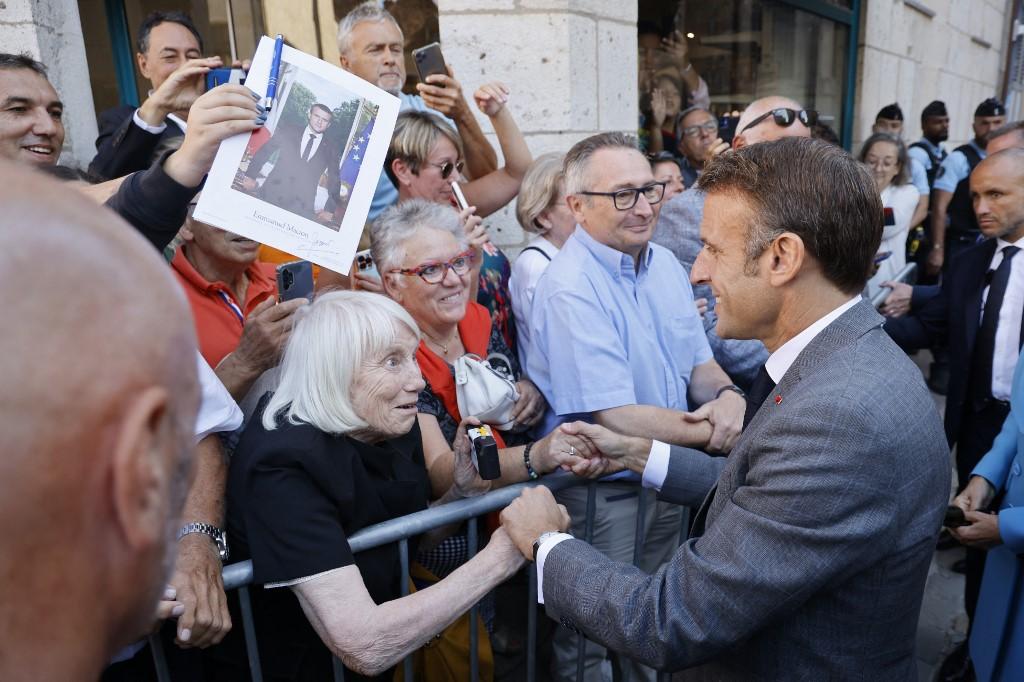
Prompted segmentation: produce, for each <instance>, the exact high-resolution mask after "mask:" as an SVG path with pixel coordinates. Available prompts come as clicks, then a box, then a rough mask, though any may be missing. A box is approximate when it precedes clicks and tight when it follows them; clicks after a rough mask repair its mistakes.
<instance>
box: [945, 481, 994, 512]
mask: <svg viewBox="0 0 1024 682" xmlns="http://www.w3.org/2000/svg"><path fill="white" fill-rule="evenodd" d="M995 496H996V489H995V487H994V486H993V485H992V484H991V483H989V482H988V480H987V479H985V478H984V477H982V476H971V478H970V480H969V481H968V482H967V485H966V486H964V489H963V490H962V491H961V492H960V494H959V495H957V496H956V497H955V498H953V504H955V505H956V506H957V507H960V508H961V509H963V510H964V514H965V515H966V513H967V512H972V511H978V510H979V509H985V508H986V507H988V505H990V504H991V503H992V499H993V498H994V497H995Z"/></svg>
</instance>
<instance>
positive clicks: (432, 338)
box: [423, 328, 459, 356]
mask: <svg viewBox="0 0 1024 682" xmlns="http://www.w3.org/2000/svg"><path fill="white" fill-rule="evenodd" d="M458 333H459V330H458V329H457V328H456V330H455V334H458ZM423 334H424V336H426V337H427V339H429V340H430V341H431V342H432V343H433V344H434V345H435V346H440V347H441V350H442V351H444V354H445V355H446V356H447V355H448V343H451V342H452V339H448V343H442V342H440V341H438V340H437V339H435V338H434V337H433V336H431V335H430V334H428V333H427V332H426V331H424V332H423ZM455 334H453V335H452V336H455Z"/></svg>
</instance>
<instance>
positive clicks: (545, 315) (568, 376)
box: [528, 133, 746, 680]
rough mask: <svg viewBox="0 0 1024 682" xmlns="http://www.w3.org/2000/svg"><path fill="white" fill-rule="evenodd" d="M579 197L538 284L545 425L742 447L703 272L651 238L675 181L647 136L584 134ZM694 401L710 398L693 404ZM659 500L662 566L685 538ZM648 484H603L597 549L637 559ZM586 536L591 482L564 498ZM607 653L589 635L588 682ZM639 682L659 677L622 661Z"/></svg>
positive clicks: (561, 647) (650, 564)
mask: <svg viewBox="0 0 1024 682" xmlns="http://www.w3.org/2000/svg"><path fill="white" fill-rule="evenodd" d="M565 185H566V187H565V191H566V193H567V194H568V197H567V203H568V205H569V208H570V210H571V211H572V212H573V215H574V216H575V218H576V221H577V223H578V224H577V227H576V231H575V232H574V233H573V235H572V236H571V237H570V238H569V240H568V241H566V243H565V245H564V246H563V248H562V250H561V251H559V253H558V255H557V256H555V258H554V259H553V260H552V262H551V265H550V266H549V267H548V269H547V270H546V271H545V273H544V275H543V276H542V277H541V279H540V282H539V283H538V285H537V289H536V293H535V295H534V301H533V312H532V315H531V319H530V327H531V336H532V338H533V339H534V350H533V352H532V353H531V355H530V357H529V359H528V367H529V374H530V377H531V378H532V379H533V380H534V382H535V383H536V384H537V387H538V388H540V390H541V391H542V392H543V393H544V395H545V397H546V398H547V400H548V404H549V407H548V411H547V414H546V415H545V417H544V421H543V425H542V430H543V431H544V432H548V431H550V430H551V429H553V428H555V427H557V426H558V425H559V424H561V423H562V422H565V421H571V420H576V419H584V420H586V421H592V422H596V423H598V424H601V425H603V426H606V427H608V428H610V429H612V430H614V431H617V432H619V433H626V434H631V435H637V436H639V435H644V436H647V437H653V438H656V439H658V440H661V441H663V442H667V443H675V444H679V445H689V446H692V447H698V448H704V449H707V450H710V451H716V452H728V451H729V449H730V448H731V447H732V444H733V442H734V441H735V440H736V438H737V437H738V435H739V433H740V430H741V428H742V424H743V414H744V410H745V406H746V400H745V397H744V395H743V392H742V391H741V390H739V389H738V388H736V387H735V386H734V385H733V384H732V382H731V381H730V379H729V377H728V376H727V375H726V373H725V372H724V371H722V369H721V368H720V367H719V366H718V364H717V363H716V362H715V361H714V359H713V357H712V354H711V348H710V347H709V345H708V341H707V338H706V336H705V334H704V327H703V324H702V323H701V320H700V317H699V315H698V313H697V309H696V307H695V305H694V300H693V292H692V290H691V288H690V283H689V277H688V275H687V273H686V271H685V270H684V269H683V267H682V266H681V265H680V264H679V261H678V260H676V257H675V256H674V255H673V254H672V253H671V252H670V251H668V250H667V249H665V248H663V247H661V246H658V245H656V244H652V243H650V238H651V234H652V233H653V231H654V226H655V222H656V220H657V214H658V208H659V202H660V201H661V199H662V197H663V194H664V183H659V182H656V181H655V180H654V176H653V175H652V173H651V168H650V165H649V164H648V163H647V160H646V159H645V158H644V157H643V155H642V154H641V153H640V152H639V151H638V150H637V148H636V143H635V141H634V140H633V139H631V138H629V137H627V136H625V135H621V134H618V133H606V134H601V135H595V136H593V137H590V138H587V139H585V140H583V141H582V142H579V143H578V144H577V145H576V146H574V147H573V148H572V149H571V150H570V151H569V153H568V155H567V156H566V160H565ZM691 400H692V401H693V405H695V406H696V405H700V408H699V409H697V410H696V411H695V412H690V411H689V410H690V408H691ZM639 494H643V495H644V496H645V509H644V516H645V519H644V521H645V522H644V538H643V539H644V545H643V551H642V552H641V553H640V554H639V556H638V558H639V565H640V566H641V567H642V568H644V570H652V571H653V570H656V569H657V568H658V566H660V565H661V564H662V563H664V562H665V561H667V560H668V558H669V557H670V556H671V555H672V553H673V551H674V550H675V548H676V546H677V545H678V537H679V531H680V522H681V516H682V510H681V508H680V507H678V506H675V505H672V504H667V503H664V502H658V501H656V499H655V495H654V494H653V493H651V492H650V491H642V492H640V493H639ZM637 495H638V492H637V488H636V486H635V485H629V484H627V483H625V482H615V481H612V482H602V483H601V484H599V485H598V488H597V506H596V517H595V520H594V529H595V532H594V536H593V544H594V546H595V547H597V548H598V549H599V550H601V551H602V552H604V553H605V554H607V555H608V556H609V557H611V558H613V559H615V560H618V561H632V560H633V556H634V546H633V545H634V538H635V535H636V516H637V513H638V497H637ZM559 501H560V502H562V503H563V504H565V505H566V507H567V509H568V510H569V513H570V514H571V516H572V518H573V522H574V528H575V529H576V532H578V533H581V532H582V525H583V523H584V519H585V516H586V514H585V510H586V504H587V492H586V489H585V488H572V489H569V490H566V491H563V492H561V493H559ZM554 650H555V658H556V664H555V665H556V675H555V677H556V679H567V678H573V677H574V675H575V670H576V637H575V635H574V634H572V633H570V632H569V631H567V630H565V629H564V628H562V629H559V631H558V632H556V635H555V640H554ZM604 658H605V652H604V649H603V647H600V646H599V645H597V644H594V643H591V642H588V643H587V649H586V656H585V668H586V670H587V673H586V674H585V679H587V680H590V679H597V678H598V677H599V675H600V667H601V665H602V661H603V659H604ZM620 664H621V666H622V667H624V668H625V667H629V668H630V670H631V673H630V679H633V680H641V679H651V680H653V679H654V674H653V671H652V670H650V669H648V668H646V667H644V666H641V665H639V664H636V663H633V662H630V661H626V660H625V659H623V660H621V661H620Z"/></svg>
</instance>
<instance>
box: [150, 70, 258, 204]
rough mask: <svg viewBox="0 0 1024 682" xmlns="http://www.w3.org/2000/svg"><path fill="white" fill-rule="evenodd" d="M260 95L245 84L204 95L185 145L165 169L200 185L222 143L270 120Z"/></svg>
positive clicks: (187, 183)
mask: <svg viewBox="0 0 1024 682" xmlns="http://www.w3.org/2000/svg"><path fill="white" fill-rule="evenodd" d="M258 99H259V97H258V96H257V95H256V94H255V93H253V91H252V90H250V89H248V88H246V87H245V86H242V85H234V84H226V85H220V86H218V87H216V88H214V89H213V90H210V91H209V92H208V93H206V94H205V95H203V96H202V97H200V98H199V99H197V100H196V101H195V104H193V105H192V108H191V109H190V110H189V113H188V130H186V131H185V139H184V140H183V141H182V143H181V148H180V149H178V150H177V151H176V152H174V153H173V154H171V155H170V156H169V157H168V158H167V161H165V162H164V171H165V172H166V173H167V174H168V175H169V176H171V179H173V180H175V181H177V182H178V183H179V184H181V185H184V186H185V187H196V186H198V185H199V183H200V182H202V181H203V177H204V176H205V175H206V174H207V173H208V172H209V171H210V166H212V165H213V157H215V156H216V155H217V150H218V149H219V148H220V143H221V142H223V141H224V140H226V139H227V138H229V137H231V136H233V135H237V134H239V133H249V132H252V131H253V130H256V129H257V128H259V127H260V126H262V125H263V124H264V122H265V121H266V115H267V114H266V110H265V109H264V108H263V106H262V105H261V104H260V103H259V102H258V101H257V100H258Z"/></svg>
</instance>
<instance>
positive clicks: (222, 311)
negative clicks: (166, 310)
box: [171, 245, 277, 367]
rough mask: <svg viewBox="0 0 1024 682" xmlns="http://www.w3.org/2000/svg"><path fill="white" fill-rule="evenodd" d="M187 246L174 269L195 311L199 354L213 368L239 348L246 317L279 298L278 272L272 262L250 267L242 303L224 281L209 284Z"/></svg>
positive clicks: (176, 258) (176, 255) (180, 251)
mask: <svg viewBox="0 0 1024 682" xmlns="http://www.w3.org/2000/svg"><path fill="white" fill-rule="evenodd" d="M186 246H187V245H182V246H179V247H178V250H177V251H175V253H174V258H173V259H172V260H171V269H172V270H173V271H174V276H175V277H177V278H178V281H179V282H181V286H182V288H183V289H184V290H185V295H186V296H187V297H188V303H189V306H190V307H191V308H192V319H194V320H195V324H196V336H197V337H198V338H199V351H200V352H201V353H202V354H203V357H204V358H205V359H206V361H207V362H208V363H210V367H216V366H217V364H218V363H220V361H221V360H223V359H224V356H226V355H227V354H228V353H230V352H232V351H233V350H235V348H237V347H238V342H239V341H240V340H241V339H242V327H243V325H244V320H245V317H247V316H248V315H249V313H250V312H252V309H253V308H255V307H256V306H258V305H259V304H260V303H262V302H263V301H265V300H266V299H267V298H269V297H271V296H273V297H274V298H276V297H277V273H276V272H275V269H274V266H273V265H271V264H269V263H260V262H259V261H256V262H254V263H253V264H252V265H250V266H249V268H248V269H247V270H246V271H245V274H246V275H247V276H248V277H249V288H248V289H247V290H246V292H245V301H241V302H240V301H237V300H235V296H234V294H232V293H231V290H230V289H229V288H228V287H227V286H226V285H225V284H224V283H223V282H208V281H206V279H205V278H204V277H203V276H202V275H200V274H199V273H198V272H197V271H196V269H195V268H194V267H192V264H191V263H189V262H188V259H187V258H185V251H184V250H185V247H186Z"/></svg>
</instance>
